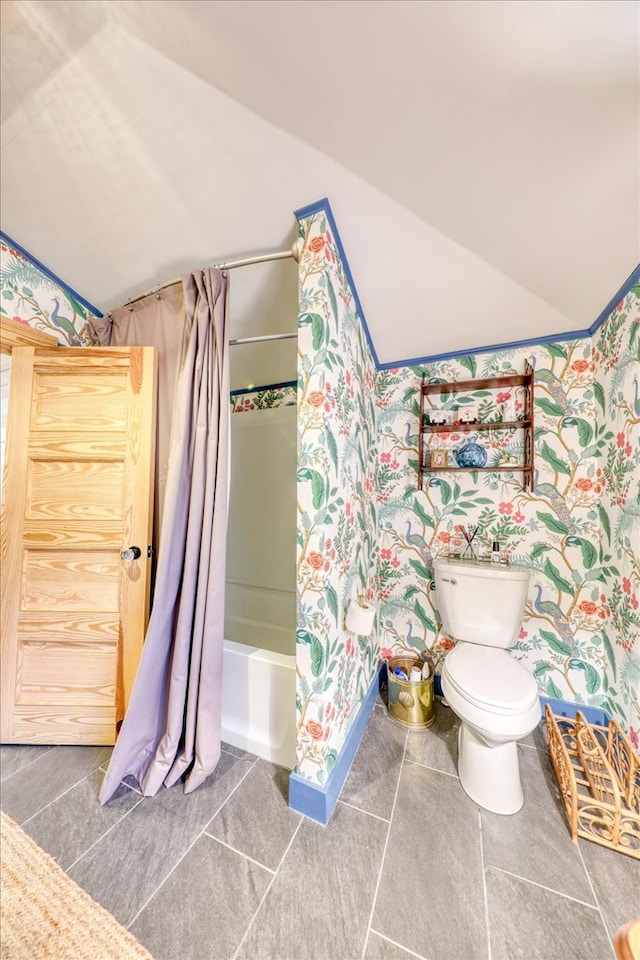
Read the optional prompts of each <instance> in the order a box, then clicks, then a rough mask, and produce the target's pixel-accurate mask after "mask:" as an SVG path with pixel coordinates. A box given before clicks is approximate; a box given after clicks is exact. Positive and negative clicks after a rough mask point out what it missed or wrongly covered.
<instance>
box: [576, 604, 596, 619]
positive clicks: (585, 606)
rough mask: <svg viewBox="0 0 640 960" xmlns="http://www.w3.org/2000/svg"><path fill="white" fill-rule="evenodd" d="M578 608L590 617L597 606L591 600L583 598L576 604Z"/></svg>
mask: <svg viewBox="0 0 640 960" xmlns="http://www.w3.org/2000/svg"><path fill="white" fill-rule="evenodd" d="M578 609H579V610H582V612H583V613H584V614H585V615H586V616H587V617H592V616H593V615H594V613H595V612H596V610H597V609H598V608H597V606H596V605H595V603H594V602H593V600H583V601H582V603H579V604H578Z"/></svg>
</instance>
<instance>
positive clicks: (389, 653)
mask: <svg viewBox="0 0 640 960" xmlns="http://www.w3.org/2000/svg"><path fill="white" fill-rule="evenodd" d="M380 656H381V657H382V659H383V660H391V657H392V656H393V650H389V647H383V648H382V650H381V651H380Z"/></svg>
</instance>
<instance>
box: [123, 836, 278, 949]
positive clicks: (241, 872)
mask: <svg viewBox="0 0 640 960" xmlns="http://www.w3.org/2000/svg"><path fill="white" fill-rule="evenodd" d="M272 877H273V875H272V874H271V873H269V871H267V870H264V869H263V868H262V867H260V866H258V865H257V864H255V863H252V862H251V861H250V860H247V859H246V857H242V856H241V855H240V854H239V853H234V852H233V850H229V849H228V848H227V847H224V846H222V844H220V843H218V842H217V841H216V840H212V839H211V838H210V837H207V836H202V837H200V838H199V839H198V840H196V842H195V844H194V845H193V847H192V848H191V849H190V850H189V851H188V853H187V854H186V856H185V857H184V859H183V860H181V861H180V863H179V864H178V866H177V867H176V869H175V870H174V872H173V873H172V874H171V876H170V877H169V878H168V880H167V881H166V883H164V884H163V885H162V887H161V888H160V890H159V891H158V893H157V894H156V895H155V896H154V897H153V899H152V900H151V901H150V903H149V904H147V906H146V907H145V908H144V910H143V911H142V913H141V914H140V915H139V917H138V918H137V919H136V920H135V922H134V923H133V924H132V925H131V928H130V929H131V932H132V933H133V934H134V936H136V937H137V938H138V940H140V942H141V943H142V944H144V946H145V947H146V948H147V950H149V952H150V953H151V955H152V956H153V958H154V960H228V958H230V957H232V956H233V954H234V952H235V950H236V948H237V946H238V944H239V943H240V941H241V939H242V937H243V935H244V932H245V930H246V929H247V927H248V925H249V923H250V921H251V918H252V916H253V914H254V913H255V912H256V910H257V909H258V906H259V905H260V901H261V900H262V897H263V896H264V893H265V891H266V889H267V887H268V886H269V883H270V882H271V880H272Z"/></svg>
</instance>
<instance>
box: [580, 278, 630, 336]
mask: <svg viewBox="0 0 640 960" xmlns="http://www.w3.org/2000/svg"><path fill="white" fill-rule="evenodd" d="M636 283H640V263H639V264H638V266H637V267H636V268H635V270H633V271H632V272H631V273H630V274H629V276H628V277H627V279H626V280H625V282H624V283H623V284H622V286H621V287H620V289H619V290H618V292H617V293H616V294H614V296H613V297H612V298H611V300H609V303H608V304H607V305H606V307H605V308H604V310H603V311H602V313H601V314H600V315H599V316H598V318H597V319H596V320H594V321H593V323H592V324H591V326H590V327H589V333H590V334H591V336H593V334H594V333H595V332H596V330H597V329H598V327H601V326H602V324H603V323H604V322H605V320H606V319H607V317H608V316H609V314H610V313H611V311H612V310H614V309H615V307H617V306H618V304H619V303H620V301H621V300H622V299H624V297H626V295H627V294H628V293H629V291H630V290H631V288H632V287H635V285H636Z"/></svg>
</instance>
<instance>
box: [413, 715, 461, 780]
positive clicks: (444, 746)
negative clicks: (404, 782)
mask: <svg viewBox="0 0 640 960" xmlns="http://www.w3.org/2000/svg"><path fill="white" fill-rule="evenodd" d="M435 715H436V718H435V720H434V721H433V724H432V725H431V726H430V727H428V728H427V729H426V730H416V731H414V732H412V733H410V734H409V737H408V740H407V753H406V757H407V760H413V761H414V762H415V763H422V764H424V766H425V767H433V769H434V770H442V772H443V773H452V774H454V776H457V775H458V727H459V726H460V721H459V719H458V717H457V716H456V715H455V713H454V712H453V710H451V709H450V708H449V707H443V706H442V703H441V702H440V701H439V700H436V704H435Z"/></svg>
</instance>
